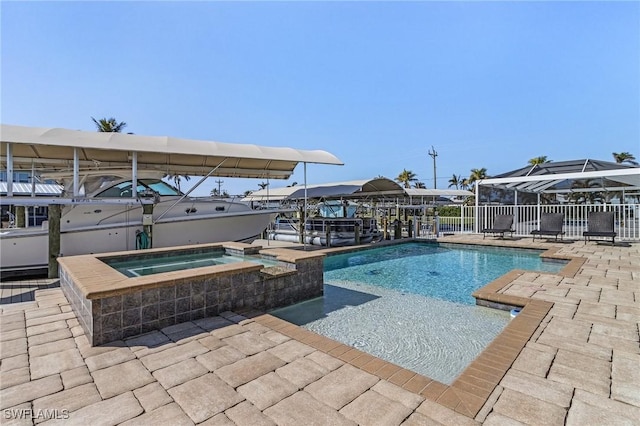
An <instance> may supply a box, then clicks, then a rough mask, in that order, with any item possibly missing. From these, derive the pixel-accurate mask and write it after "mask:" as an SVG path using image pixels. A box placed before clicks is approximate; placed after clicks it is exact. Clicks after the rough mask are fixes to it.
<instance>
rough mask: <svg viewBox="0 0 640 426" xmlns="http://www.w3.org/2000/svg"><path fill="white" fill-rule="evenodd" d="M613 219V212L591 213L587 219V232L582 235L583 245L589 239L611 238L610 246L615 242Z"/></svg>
mask: <svg viewBox="0 0 640 426" xmlns="http://www.w3.org/2000/svg"><path fill="white" fill-rule="evenodd" d="M614 229H615V219H614V217H613V212H591V213H589V217H588V218H587V230H586V231H584V232H583V233H582V236H583V237H584V243H585V244H586V243H587V241H589V239H590V237H606V238H611V244H615V242H616V235H617V234H616V231H615V230H614Z"/></svg>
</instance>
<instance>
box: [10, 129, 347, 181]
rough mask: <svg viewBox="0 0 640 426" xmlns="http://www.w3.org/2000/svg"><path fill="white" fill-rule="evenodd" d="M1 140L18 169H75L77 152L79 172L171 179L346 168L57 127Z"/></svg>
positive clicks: (297, 154) (310, 157)
mask: <svg viewBox="0 0 640 426" xmlns="http://www.w3.org/2000/svg"><path fill="white" fill-rule="evenodd" d="M0 139H1V142H9V143H11V144H12V145H11V146H12V154H13V162H14V166H13V167H14V170H31V169H32V166H33V167H35V168H36V169H37V170H38V171H42V170H46V171H60V170H72V167H73V158H74V149H77V152H78V155H79V159H80V167H81V170H96V169H104V170H107V169H110V168H123V167H131V156H132V153H133V152H137V153H138V154H137V155H138V168H139V169H141V170H142V169H147V170H159V171H162V172H165V173H168V174H173V175H191V176H204V175H207V174H208V173H209V172H210V171H211V170H212V169H214V168H216V167H217V169H216V171H215V172H214V173H212V174H211V176H224V177H240V178H265V179H266V178H275V179H288V178H289V177H290V176H291V174H292V173H293V170H294V169H295V167H296V165H297V164H298V163H315V164H336V165H342V164H343V163H342V161H340V160H339V159H338V158H337V157H336V156H334V155H333V154H330V153H329V152H326V151H321V150H317V151H311V150H299V149H293V148H280V147H279V148H274V147H265V146H258V145H250V144H239V143H223V142H213V141H203V140H192V139H181V138H173V137H167V136H142V135H130V134H123V133H106V132H87V131H79V130H68V129H59V128H41V127H24V126H15V125H9V124H2V125H1V128H0ZM0 154H1V156H2V158H1V162H2V167H3V168H5V169H6V166H7V144H6V143H2V144H0Z"/></svg>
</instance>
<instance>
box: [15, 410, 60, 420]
mask: <svg viewBox="0 0 640 426" xmlns="http://www.w3.org/2000/svg"><path fill="white" fill-rule="evenodd" d="M2 418H3V419H4V420H11V419H38V420H66V419H68V418H69V410H66V409H63V410H58V409H41V410H32V409H30V408H7V409H4V410H2Z"/></svg>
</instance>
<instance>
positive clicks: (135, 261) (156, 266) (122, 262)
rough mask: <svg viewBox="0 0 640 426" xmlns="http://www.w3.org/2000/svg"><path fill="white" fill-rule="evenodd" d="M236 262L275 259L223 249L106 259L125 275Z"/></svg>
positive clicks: (269, 262) (264, 262) (266, 262)
mask: <svg viewBox="0 0 640 426" xmlns="http://www.w3.org/2000/svg"><path fill="white" fill-rule="evenodd" d="M236 262H254V263H259V264H262V265H264V266H275V265H277V264H278V262H277V261H275V260H272V259H266V258H263V257H260V256H236V255H229V254H225V252H224V251H223V250H219V251H209V252H199V253H177V254H172V255H171V256H163V257H148V256H146V257H142V258H136V257H135V256H134V257H133V258H131V257H127V258H116V259H110V260H107V261H106V263H107V264H108V265H109V266H111V267H112V268H114V269H116V270H118V271H119V272H121V273H123V274H124V275H126V276H127V277H140V276H145V275H151V274H160V273H163V272H171V271H180V270H185V269H193V268H201V267H204V266H215V265H225V264H228V263H236Z"/></svg>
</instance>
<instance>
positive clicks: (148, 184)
mask: <svg viewBox="0 0 640 426" xmlns="http://www.w3.org/2000/svg"><path fill="white" fill-rule="evenodd" d="M132 187H133V182H132V181H130V180H128V181H124V182H120V183H118V184H116V185H113V186H111V187H109V188H107V189H105V190H104V191H102V192H99V193H97V194H96V195H95V197H97V198H127V197H131V196H132V195H133V194H132V192H131V190H132ZM145 189H151V190H153V191H155V192H157V193H158V194H159V195H161V196H168V195H182V193H181V192H180V191H178V190H177V189H176V188H174V187H172V186H171V185H169V184H168V183H166V182H164V181H162V180H159V179H139V180H138V186H137V188H136V192H137V193H141V192H143V191H144V190H145Z"/></svg>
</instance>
